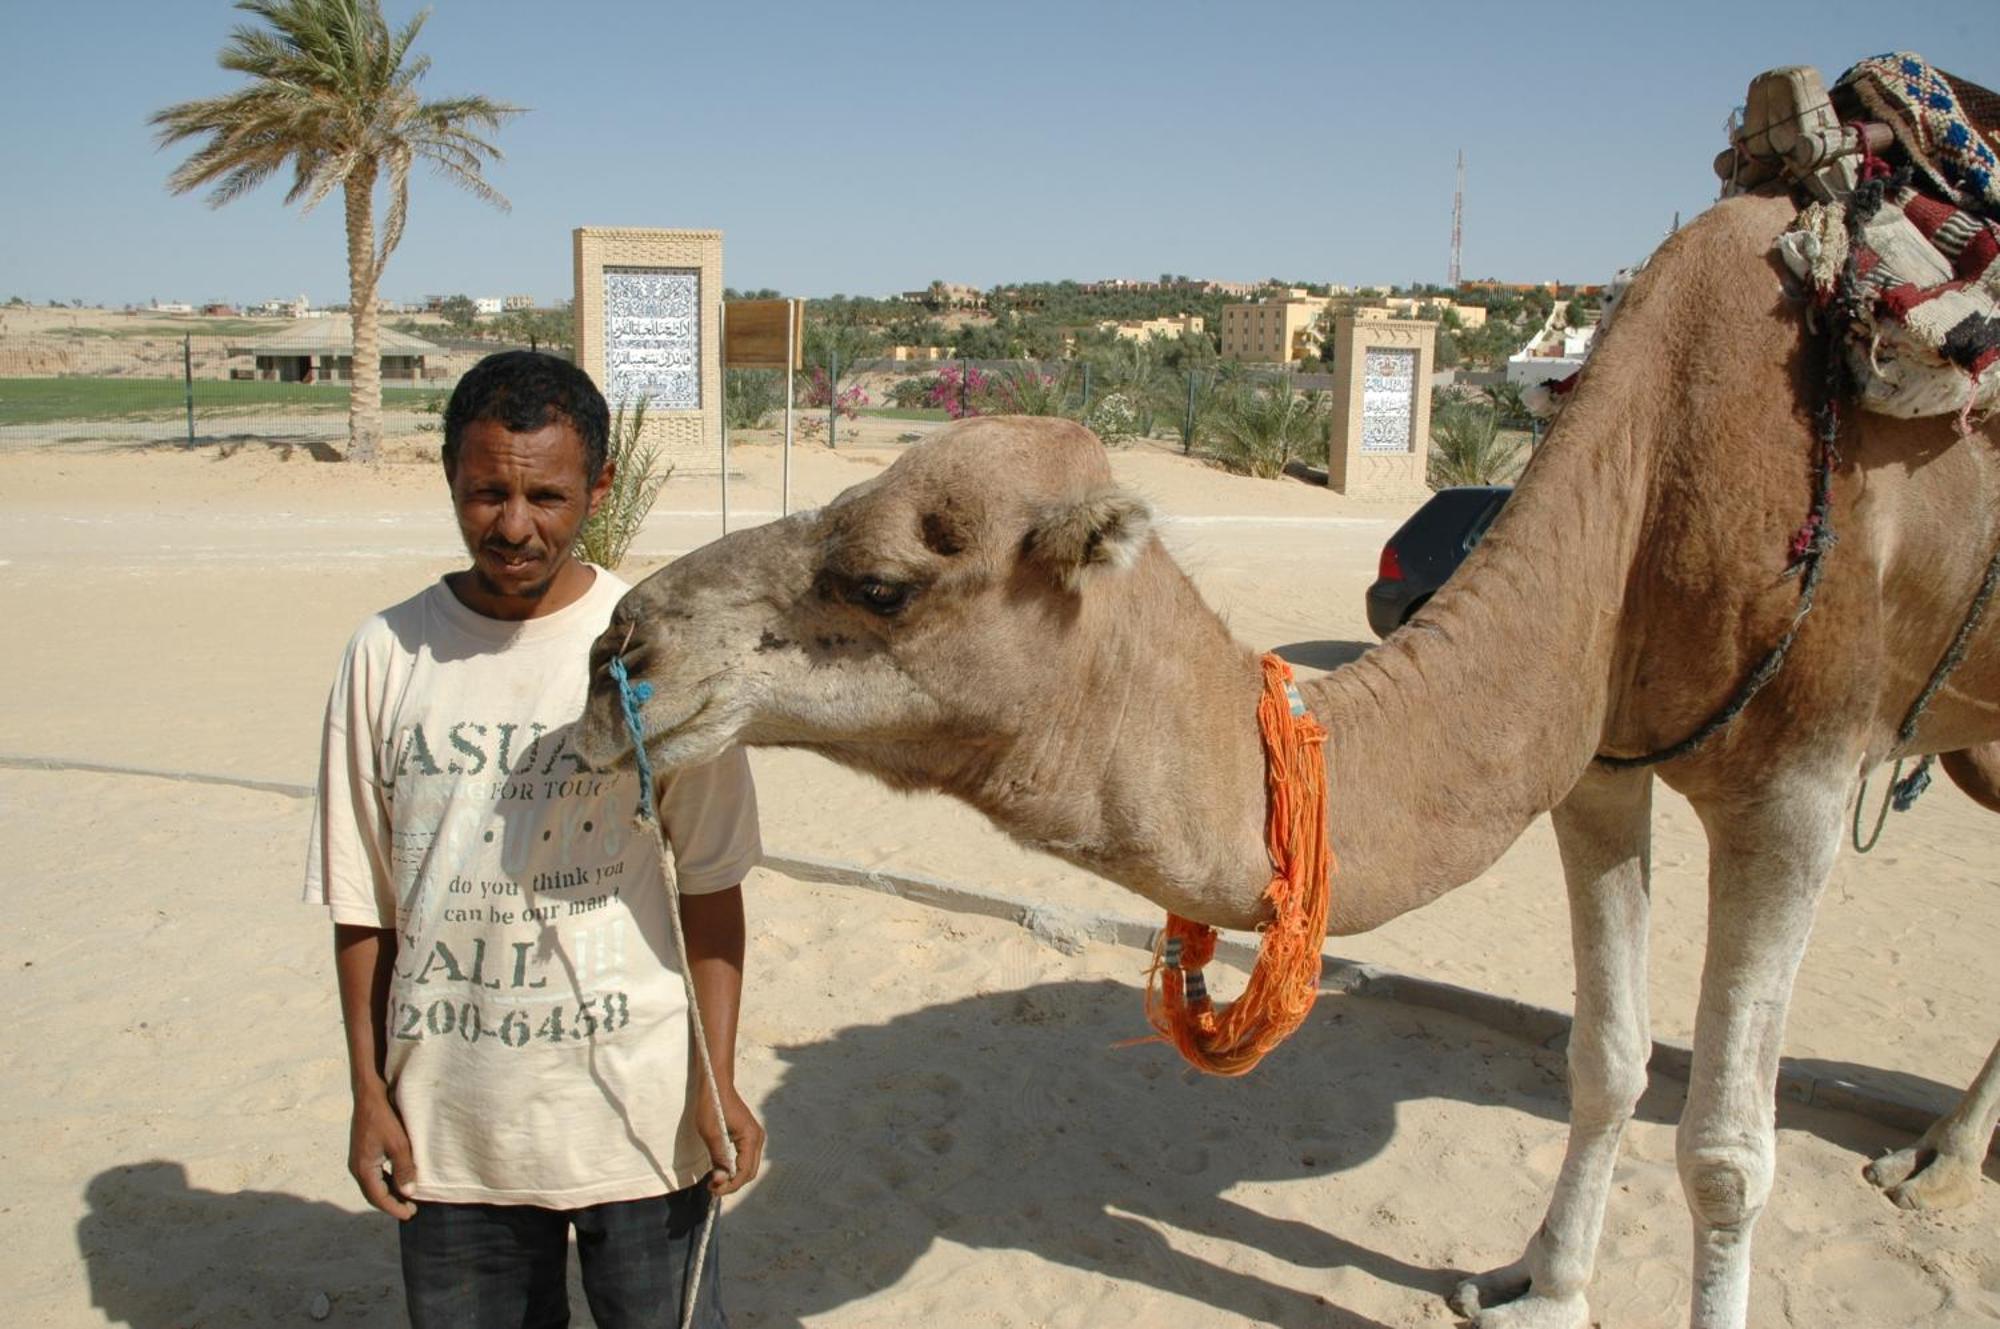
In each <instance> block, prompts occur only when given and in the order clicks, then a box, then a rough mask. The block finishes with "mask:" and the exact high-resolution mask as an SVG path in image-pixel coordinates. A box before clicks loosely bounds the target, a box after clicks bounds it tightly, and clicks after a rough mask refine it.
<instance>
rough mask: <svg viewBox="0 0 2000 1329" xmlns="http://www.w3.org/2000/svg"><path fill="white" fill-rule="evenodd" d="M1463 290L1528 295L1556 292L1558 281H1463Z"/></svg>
mask: <svg viewBox="0 0 2000 1329" xmlns="http://www.w3.org/2000/svg"><path fill="white" fill-rule="evenodd" d="M1458 289H1459V290H1461V291H1503V292H1507V293H1510V294H1514V295H1526V294H1527V293H1528V292H1530V291H1546V292H1547V293H1548V294H1550V295H1554V294H1555V293H1556V283H1555V282H1552V281H1462V282H1460V283H1459V284H1458Z"/></svg>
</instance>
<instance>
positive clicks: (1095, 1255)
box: [727, 980, 1679, 1329]
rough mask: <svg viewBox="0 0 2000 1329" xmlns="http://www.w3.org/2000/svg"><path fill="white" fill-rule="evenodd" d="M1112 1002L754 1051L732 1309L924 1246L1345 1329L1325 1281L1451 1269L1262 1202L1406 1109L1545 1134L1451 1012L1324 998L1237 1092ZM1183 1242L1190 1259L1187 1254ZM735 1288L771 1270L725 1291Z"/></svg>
mask: <svg viewBox="0 0 2000 1329" xmlns="http://www.w3.org/2000/svg"><path fill="white" fill-rule="evenodd" d="M1135 1002H1136V996H1135V993H1134V991H1133V989H1132V988H1130V987H1128V986H1125V985H1123V984H1120V983H1116V982H1111V981H1108V980H1098V981H1085V982H1068V983H1063V982H1057V983H1044V984H1040V985H1037V986H1034V987H1031V988H1027V989H1025V990H1022V991H1015V992H995V993H988V994H983V995H980V996H976V997H970V998H966V999H964V1000H960V1001H955V1002H949V1003H946V1004H943V1005H938V1006H932V1007H927V1008H924V1009H921V1010H917V1011H913V1012H911V1013H909V1014H907V1015H903V1016H899V1017H896V1018H895V1019H892V1020H889V1021H887V1022H886V1023H882V1024H875V1025H854V1026H850V1027H848V1028H844V1029H842V1030H840V1032H839V1033H837V1034H835V1035H834V1036H833V1037H831V1038H829V1039H826V1040H824V1041H821V1042H816V1043H808V1044H801V1045H797V1046H792V1047H786V1048H781V1049H779V1050H778V1056H779V1059H780V1061H781V1062H782V1063H783V1064H784V1066H785V1070H784V1073H783V1075H782V1077H781V1079H780V1082H779V1083H778V1085H777V1087H776V1088H775V1089H774V1090H773V1091H772V1092H771V1093H770V1094H769V1095H768V1096H767V1097H766V1098H765V1100H764V1108H763V1112H764V1121H765V1125H766V1126H767V1128H768V1129H769V1132H770V1138H771V1141H772V1155H771V1159H772V1162H771V1165H770V1169H769V1172H768V1173H767V1176H766V1178H765V1179H764V1180H763V1181H762V1182H761V1183H760V1184H759V1185H758V1187H756V1188H755V1189H753V1190H752V1191H751V1192H750V1193H749V1194H748V1195H747V1196H746V1197H744V1198H743V1199H742V1200H740V1201H739V1202H737V1203H736V1204H735V1205H733V1206H732V1208H731V1210H730V1213H729V1216H728V1224H727V1226H728V1229H729V1238H728V1244H729V1256H728V1259H729V1265H730V1268H731V1269H733V1270H735V1271H738V1277H736V1278H734V1279H732V1280H731V1284H730V1309H731V1314H732V1315H738V1314H740V1315H742V1316H743V1322H744V1323H746V1324H749V1325H754V1326H759V1327H760V1329H761V1327H762V1326H786V1327H787V1329H790V1327H792V1326H800V1325H803V1324H805V1323H807V1322H809V1321H811V1320H812V1319H813V1318H814V1317H816V1316H819V1315H824V1314H826V1313H828V1312H830V1311H832V1310H834V1309H836V1308H838V1307H841V1306H843V1305H847V1304H850V1303H855V1302H860V1301H863V1300H864V1299H868V1298H871V1297H875V1296H877V1295H878V1294H882V1293H884V1292H885V1291H886V1290H888V1289H891V1288H894V1287H895V1286H896V1285H898V1284H899V1283H901V1282H903V1281H904V1280H905V1279H906V1276H908V1275H910V1273H911V1270H912V1268H913V1267H914V1266H915V1265H917V1263H918V1262H919V1261H920V1260H921V1259H922V1258H923V1257H924V1255H925V1254H926V1253H927V1252H928V1251H929V1250H930V1248H931V1247H932V1245H933V1244H934V1243H935V1242H938V1241H946V1242H949V1243H952V1244H954V1245H957V1246H964V1247H971V1248H974V1249H982V1250H983V1249H1001V1250H1013V1251H1022V1252H1027V1253H1030V1254H1032V1255H1034V1256H1036V1257H1038V1258H1040V1259H1041V1260H1045V1261H1047V1262H1049V1263H1051V1264H1055V1265H1059V1266H1063V1267H1066V1268H1070V1269H1074V1270H1079V1271H1082V1272H1084V1273H1087V1274H1090V1275H1092V1276H1093V1278H1092V1279H1091V1280H1090V1281H1091V1283H1093V1284H1095V1283H1098V1282H1100V1281H1101V1280H1103V1279H1112V1280H1117V1281H1121V1282H1127V1283H1137V1284H1143V1285H1145V1286H1148V1287H1152V1288H1156V1289H1158V1290H1160V1291H1163V1292H1166V1293H1169V1294H1171V1295H1173V1296H1176V1297H1179V1298H1183V1299H1185V1301H1186V1302H1187V1303H1188V1304H1190V1305H1193V1306H1198V1307H1202V1308H1205V1310H1206V1311H1207V1312H1209V1313H1211V1314H1214V1313H1226V1314H1230V1315H1235V1316H1240V1317H1242V1318H1243V1319H1245V1320H1247V1321H1250V1322H1253V1323H1258V1324H1268V1325H1275V1326H1281V1327H1282V1329H1292V1327H1294V1326H1295V1327H1297V1329H1306V1327H1307V1326H1311V1327H1312V1329H1326V1327H1327V1326H1339V1327H1342V1329H1368V1327H1369V1326H1374V1325H1376V1324H1377V1323H1378V1322H1377V1321H1375V1320H1372V1319H1369V1318H1367V1317H1365V1316H1363V1315H1360V1314H1357V1313H1355V1312H1353V1311H1349V1310H1345V1309H1342V1308H1341V1307H1340V1306H1339V1305H1338V1304H1337V1302H1336V1300H1335V1297H1336V1295H1337V1294H1336V1293H1335V1292H1334V1291H1333V1289H1332V1283H1333V1281H1334V1280H1335V1279H1336V1278H1337V1276H1338V1275H1339V1274H1340V1272H1341V1271H1344V1270H1353V1271H1356V1272H1359V1273H1362V1274H1365V1275H1367V1276H1369V1277H1372V1278H1373V1279H1375V1280H1377V1281H1379V1282H1383V1283H1389V1284H1394V1285H1396V1286H1398V1287H1402V1288H1407V1289H1409V1290H1410V1292H1411V1293H1412V1295H1413V1297H1414V1298H1415V1299H1418V1300H1422V1299H1425V1298H1437V1297H1441V1296H1443V1295H1444V1294H1445V1293H1447V1292H1448V1291H1449V1289H1450V1288H1451V1287H1452V1286H1453V1284H1454V1283H1455V1281H1456V1280H1457V1278H1458V1277H1460V1276H1461V1271H1457V1270H1450V1269H1438V1268H1432V1267H1428V1266H1425V1265H1421V1264H1415V1263H1411V1262H1409V1261H1407V1260H1405V1259H1402V1258H1400V1257H1398V1256H1397V1255H1395V1254H1392V1253H1389V1252H1387V1251H1383V1250H1378V1249H1376V1248H1374V1247H1373V1246H1371V1245H1369V1244H1367V1243H1366V1242H1365V1241H1364V1240H1360V1239H1358V1237H1356V1236H1344V1235H1341V1234H1342V1232H1343V1231H1346V1232H1351V1233H1357V1234H1363V1235H1365V1234H1366V1233H1367V1231H1368V1225H1367V1223H1366V1222H1365V1219H1366V1213H1365V1212H1364V1210H1365V1207H1366V1206H1364V1205H1363V1203H1362V1202H1361V1201H1359V1200H1357V1201H1356V1202H1355V1203H1356V1211H1355V1212H1352V1213H1349V1212H1343V1211H1341V1210H1338V1209H1336V1210H1333V1211H1331V1212H1326V1213H1317V1214H1313V1215H1312V1216H1311V1217H1310V1218H1308V1219H1303V1220H1302V1219H1299V1218H1295V1217H1291V1216H1287V1215H1286V1214H1285V1213H1284V1211H1283V1209H1282V1208H1275V1207H1274V1205H1273V1204H1272V1202H1271V1199H1270V1197H1271V1196H1272V1195H1273V1193H1274V1192H1280V1191H1282V1190H1283V1188H1285V1187H1286V1185H1287V1184H1288V1183H1294V1182H1298V1181H1302V1180H1309V1179H1312V1178H1323V1177H1329V1176H1333V1175H1335V1174H1339V1173H1344V1172H1347V1171H1349V1170H1351V1169H1354V1168H1357V1167H1359V1166H1360V1165H1362V1164H1364V1163H1366V1162H1368V1161H1369V1160H1371V1159H1373V1158H1375V1157H1376V1156H1378V1155H1379V1154H1381V1153H1382V1152H1383V1151H1384V1150H1385V1149H1387V1148H1388V1147H1389V1146H1390V1144H1391V1141H1392V1140H1394V1139H1395V1138H1396V1136H1397V1134H1398V1121H1399V1114H1400V1113H1401V1111H1402V1110H1403V1108H1404V1105H1405V1104H1407V1103H1414V1102H1417V1101H1419V1100H1425V1099H1436V1098H1457V1099H1463V1100H1465V1101H1469V1102H1474V1103H1480V1104H1505V1105H1507V1106H1509V1107H1512V1108H1514V1109H1516V1110H1517V1111H1526V1112H1528V1113H1531V1114H1533V1115H1535V1116H1537V1117H1540V1118H1543V1119H1548V1120H1552V1121H1555V1122H1560V1121H1561V1120H1562V1119H1563V1118H1564V1116H1565V1112H1566V1101H1565V1093H1564V1089H1563V1084H1562V1080H1561V1076H1560V1074H1559V1072H1552V1071H1550V1070H1549V1069H1547V1068H1546V1067H1545V1066H1543V1065H1539V1064H1537V1062H1536V1059H1535V1058H1533V1057H1532V1056H1529V1055H1526V1051H1525V1049H1524V1048H1523V1047H1522V1045H1520V1044H1518V1043H1515V1042H1514V1041H1513V1040H1511V1039H1507V1038H1505V1037H1503V1036H1499V1035H1494V1034H1491V1033H1490V1032H1488V1031H1484V1030H1481V1029H1480V1028H1479V1027H1478V1026H1475V1025H1472V1024H1471V1023H1469V1022H1466V1021H1461V1020H1457V1019H1456V1018H1454V1017H1450V1016H1442V1015H1439V1014H1437V1013H1435V1012H1425V1011H1416V1010H1412V1009H1410V1008H1405V1007H1400V1006H1397V1005H1395V1004H1393V1003H1387V1002H1379V1001H1372V1000H1366V999H1353V998H1347V999H1329V1000H1328V1001H1326V1002H1325V1003H1323V1004H1322V1005H1321V1007H1320V1010H1319V1012H1318V1013H1317V1014H1316V1015H1315V1016H1314V1018H1313V1019H1312V1020H1311V1021H1309V1022H1308V1023H1307V1025H1306V1026H1305V1027H1303V1028H1302V1029H1300V1030H1299V1031H1298V1032H1297V1033H1296V1034H1294V1035H1293V1037H1292V1039H1291V1040H1290V1041H1289V1042H1288V1043H1287V1044H1286V1045H1285V1046H1284V1047H1283V1048H1281V1049H1279V1050H1278V1051H1277V1052H1276V1053H1274V1054H1273V1055H1272V1056H1271V1057H1270V1058H1269V1059H1268V1060H1267V1061H1266V1062H1265V1063H1264V1064H1263V1066H1261V1067H1260V1068H1258V1069H1257V1070H1256V1071H1255V1072H1253V1073H1252V1074H1250V1075H1248V1076H1245V1077H1243V1078H1241V1079H1216V1078H1211V1077H1206V1076H1199V1075H1196V1074H1194V1073H1193V1072H1191V1071H1189V1070H1187V1068H1186V1067H1185V1066H1183V1065H1182V1063H1181V1062H1180V1060H1179V1057H1178V1055H1177V1054H1175V1053H1174V1052H1173V1051H1172V1050H1171V1049H1170V1048H1167V1047H1166V1046H1164V1045H1161V1044H1157V1043H1154V1044H1144V1045H1139V1046H1130V1047H1120V1046H1118V1044H1120V1043H1121V1042H1123V1041H1124V1040H1128V1039H1130V1038H1131V1037H1132V1036H1133V1034H1134V1033H1135V1032H1138V1031H1142V1030H1143V1028H1144V1026H1143V1024H1141V1023H1140V1022H1139V1021H1138V1019H1137V1011H1136V1008H1135ZM1023 1042H1030V1043H1032V1045H1033V1048H1034V1050H1033V1052H1032V1053H1031V1054H1028V1055H1023V1050H1022V1047H1021V1044H1022V1043H1023ZM1496 1045H1505V1046H1508V1047H1510V1048H1511V1049H1512V1050H1513V1051H1514V1053H1515V1055H1512V1056H1495V1055H1494V1053H1495V1049H1496ZM1342 1067H1350V1068H1353V1070H1352V1071H1351V1072H1350V1073H1349V1074H1346V1075H1343V1074H1342V1072H1341V1069H1340V1068H1342ZM1660 1090H1661V1091H1660V1092H1652V1093H1649V1094H1648V1095H1647V1100H1646V1101H1645V1103H1643V1104H1642V1106H1641V1114H1642V1115H1643V1116H1649V1117H1651V1118H1653V1119H1665V1117H1666V1116H1667V1115H1669V1114H1672V1113H1674V1112H1676V1111H1677V1110H1678V1108H1679V1093H1678V1090H1679V1086H1678V1085H1673V1084H1671V1083H1670V1082H1668V1083H1666V1084H1664V1085H1662V1086H1660ZM1411 1165H1412V1166H1421V1165H1422V1163H1421V1160H1420V1159H1418V1158H1416V1157H1414V1156H1413V1157H1412V1159H1411ZM1294 1202H1295V1201H1294ZM1438 1217H1439V1219H1440V1221H1443V1216H1442V1215H1440V1216H1438ZM1522 1221H1523V1223H1524V1224H1527V1223H1530V1222H1532V1216H1531V1215H1527V1214H1524V1215H1522ZM1189 1235H1198V1236H1199V1237H1201V1238H1203V1239H1204V1243H1205V1245H1206V1247H1207V1251H1208V1252H1213V1253H1214V1254H1208V1253H1203V1252H1191V1251H1190V1250H1189V1249H1188V1245H1189V1242H1188V1241H1187V1239H1186V1238H1187V1237H1188V1236H1189ZM1525 1235H1526V1228H1525V1226H1524V1228H1523V1236H1524V1237H1525ZM1246 1252H1247V1254H1246ZM1271 1262H1278V1263H1280V1264H1281V1265H1289V1266H1293V1267H1294V1269H1293V1270H1292V1271H1287V1272H1288V1274H1289V1276H1288V1277H1286V1278H1285V1281H1283V1282H1279V1281H1273V1279H1272V1278H1271V1277H1267V1276H1266V1275H1265V1274H1263V1273H1260V1272H1256V1270H1258V1269H1265V1270H1268V1269H1270V1268H1271ZM745 1268H755V1269H759V1270H770V1271H783V1272H782V1273H776V1274H774V1276H769V1277H759V1278H757V1279H755V1280H743V1279H742V1278H741V1277H740V1271H742V1270H743V1269H745ZM1298 1271H1303V1272H1298ZM918 1277H921V1275H918ZM891 1295H893V1294H891ZM882 1309H883V1310H884V1311H885V1312H886V1313H893V1302H892V1303H890V1305H888V1306H885V1307H883V1308H882Z"/></svg>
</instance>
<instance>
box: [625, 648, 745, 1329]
mask: <svg viewBox="0 0 2000 1329" xmlns="http://www.w3.org/2000/svg"><path fill="white" fill-rule="evenodd" d="M611 677H612V679H613V680H615V681H616V682H617V684H618V707H619V709H620V710H621V711H622V712H623V713H624V716H625V732H626V734H627V735H629V736H630V737H631V739H632V760H633V761H634V762H635V763H636V764H637V765H638V767H639V808H638V811H637V813H635V814H634V815H635V818H636V820H638V821H639V822H640V823H641V824H643V825H650V826H651V827H652V828H653V837H654V839H655V841H656V842H657V847H658V849H659V854H660V879H661V880H662V881H663V882H664V883H665V884H666V888H667V905H668V910H667V912H668V915H669V917H671V918H672V919H673V923H674V953H675V954H676V955H678V956H679V957H680V962H681V986H682V987H684V988H685V989H686V990H687V1002H688V1013H689V1014H690V1015H691V1016H693V1018H694V1027H695V1032H696V1033H697V1034H699V1035H700V1037H699V1038H697V1039H695V1041H694V1045H695V1048H696V1050H697V1051H699V1052H700V1053H701V1079H702V1086H703V1088H704V1089H705V1090H706V1092H707V1095H708V1106H709V1108H710V1110H711V1111H713V1112H714V1113H715V1123H716V1125H717V1126H718V1127H719V1128H720V1129H721V1131H722V1151H723V1153H724V1154H725V1155H726V1157H725V1158H724V1159H723V1168H724V1170H725V1171H727V1172H728V1173H729V1174H730V1175H731V1176H734V1175H736V1141H734V1140H732V1139H730V1138H729V1123H728V1121H727V1120H726V1119H725V1118H724V1117H723V1115H722V1090H721V1088H720V1087H718V1086H717V1084H716V1082H715V1062H714V1059H713V1057H712V1056H711V1054H710V1053H709V1050H708V1026H707V1025H706V1024H704V1023H703V1022H702V1018H701V1001H700V999H699V998H698V997H696V996H695V991H694V966H693V965H691V964H689V963H688V950H687V931H686V928H685V926H684V925H683V924H682V922H681V879H680V874H679V873H678V872H677V871H675V869H674V856H673V850H672V847H671V846H670V845H669V844H668V843H667V829H666V827H664V826H662V825H660V818H659V814H658V813H657V812H656V811H655V810H654V808H653V762H652V759H651V758H650V757H648V756H647V755H646V725H645V722H644V721H643V720H642V719H640V717H639V707H640V706H641V705H642V704H644V703H645V702H647V701H650V700H651V699H652V696H653V685H652V684H651V683H645V682H640V683H634V682H633V681H632V679H631V676H630V675H629V674H628V673H627V672H626V669H625V661H624V660H623V659H622V658H621V657H619V656H615V655H614V656H612V657H611ZM721 1212H722V1198H721V1197H720V1196H717V1195H710V1196H709V1197H708V1217H707V1218H705V1219H703V1220H702V1225H701V1244H700V1245H699V1246H697V1247H695V1252H694V1269H693V1270H692V1271H691V1273H690V1274H689V1276H688V1281H687V1287H686V1289H685V1290H684V1291H683V1292H682V1294H681V1329H692V1326H693V1324H694V1306H695V1298H696V1296H697V1295H698V1294H699V1293H700V1291H701V1271H702V1266H704V1265H705V1264H707V1263H708V1247H709V1243H710V1241H711V1239H712V1238H713V1237H714V1236H715V1220H716V1216H717V1215H719V1214H720V1213H721Z"/></svg>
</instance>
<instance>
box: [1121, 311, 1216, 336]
mask: <svg viewBox="0 0 2000 1329" xmlns="http://www.w3.org/2000/svg"><path fill="white" fill-rule="evenodd" d="M1206 326H1207V321H1206V320H1205V319H1203V318H1202V316H1201V315H1200V314H1176V315H1173V316H1172V317H1169V318H1140V319H1128V320H1126V321H1125V322H1123V323H1099V324H1098V325H1097V327H1098V330H1099V331H1101V332H1109V333H1110V334H1111V335H1112V336H1114V337H1116V338H1118V340H1120V341H1151V340H1152V339H1153V338H1155V337H1161V338H1165V339H1167V340H1172V339H1173V338H1175V337H1183V336H1186V335H1187V334H1189V333H1194V332H1200V331H1202V329H1203V328H1205V327H1206Z"/></svg>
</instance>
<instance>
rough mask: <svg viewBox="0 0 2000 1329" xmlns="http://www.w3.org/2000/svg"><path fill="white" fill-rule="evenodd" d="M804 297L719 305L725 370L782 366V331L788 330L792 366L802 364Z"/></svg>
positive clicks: (783, 354) (733, 301)
mask: <svg viewBox="0 0 2000 1329" xmlns="http://www.w3.org/2000/svg"><path fill="white" fill-rule="evenodd" d="M805 307H806V302H805V301H803V300H730V301H727V302H725V303H724V305H723V307H722V326H723V333H722V363H723V367H724V368H727V369H783V368H785V349H786V347H785V333H786V329H787V327H788V326H789V328H790V331H791V352H792V364H791V367H792V368H793V369H803V368H804V367H805V349H806V330H805Z"/></svg>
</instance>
